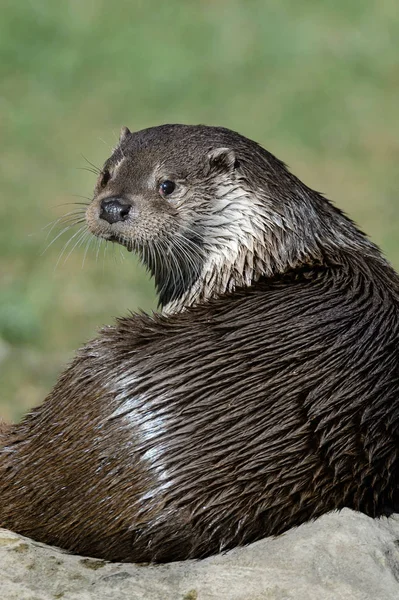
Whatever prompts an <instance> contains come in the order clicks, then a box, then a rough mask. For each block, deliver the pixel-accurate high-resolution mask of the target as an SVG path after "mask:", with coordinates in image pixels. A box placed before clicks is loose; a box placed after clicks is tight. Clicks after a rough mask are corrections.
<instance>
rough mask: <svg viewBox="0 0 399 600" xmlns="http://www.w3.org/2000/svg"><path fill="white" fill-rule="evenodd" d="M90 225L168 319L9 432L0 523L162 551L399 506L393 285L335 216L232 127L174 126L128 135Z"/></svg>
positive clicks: (123, 324) (123, 551) (151, 323)
mask: <svg viewBox="0 0 399 600" xmlns="http://www.w3.org/2000/svg"><path fill="white" fill-rule="evenodd" d="M86 221H87V227H88V229H89V230H90V231H91V232H92V233H93V234H94V235H95V236H98V237H100V238H103V239H105V240H108V241H110V242H114V243H115V242H116V243H119V244H121V245H123V246H125V247H126V248H127V249H128V250H131V251H133V252H135V253H137V254H138V255H139V257H140V258H141V260H142V261H143V263H144V264H145V265H146V267H147V268H148V270H149V271H150V273H151V275H152V276H153V277H154V281H155V285H156V289H157V292H158V296H159V305H160V310H159V311H158V312H157V313H155V314H153V315H146V314H132V315H130V316H127V317H123V318H119V319H117V321H116V323H115V324H114V325H112V326H109V327H106V328H104V329H103V330H102V331H101V332H100V334H99V336H98V337H97V339H95V340H93V341H92V342H90V343H88V344H86V345H85V346H84V347H83V348H81V349H80V350H79V351H78V352H77V354H76V357H75V359H74V360H73V362H72V364H71V365H70V366H69V367H68V368H67V369H66V370H65V371H64V372H63V373H62V375H61V376H60V378H59V380H58V382H57V384H56V385H55V387H54V389H53V390H52V391H51V393H50V394H49V396H48V397H47V399H46V400H45V401H44V403H43V404H42V405H41V406H39V407H37V408H36V409H34V410H33V411H32V412H31V413H29V414H28V415H27V416H26V417H25V418H24V419H23V420H22V422H21V423H19V424H16V425H10V426H5V425H0V445H1V449H0V526H1V527H6V528H8V529H12V530H13V531H15V532H17V533H20V534H23V535H25V536H29V537H31V538H33V539H35V540H38V541H41V542H46V543H48V544H53V545H56V546H60V547H62V548H65V549H67V550H69V551H71V552H75V553H79V554H84V555H88V556H93V557H99V558H104V559H107V560H113V561H133V562H166V561H173V560H182V559H189V558H202V557H206V556H209V555H211V554H215V553H217V552H222V551H225V550H228V549H231V548H234V547H236V546H240V545H243V544H248V543H250V542H253V541H255V540H259V539H260V538H263V537H265V536H274V535H278V534H281V533H283V532H284V531H286V530H288V529H289V528H291V527H294V526H297V525H300V524H301V523H304V522H306V521H309V520H311V519H315V518H317V517H319V516H320V515H322V514H324V513H326V512H328V511H331V510H334V509H341V508H343V507H350V508H352V509H355V510H358V511H361V512H363V513H365V514H367V515H369V516H371V517H378V516H381V515H389V514H391V513H392V512H394V511H397V510H399V490H398V482H399V354H398V343H399V277H398V275H397V274H396V273H395V271H394V270H393V268H392V267H391V266H390V264H389V263H388V262H387V261H386V260H385V258H384V257H383V256H382V255H381V252H380V251H379V249H378V248H377V247H376V246H375V245H374V244H373V243H372V242H371V241H369V239H368V238H367V237H366V235H365V234H364V233H362V232H361V231H360V230H359V229H358V228H357V227H356V225H355V224H354V223H353V222H352V221H351V220H350V219H349V218H348V217H347V216H346V215H345V214H344V213H343V212H342V211H340V210H339V209H337V208H335V207H334V206H333V205H332V204H331V203H330V202H329V201H328V200H327V199H326V198H324V197H323V196H321V195H320V194H319V193H317V192H315V191H313V190H311V189H310V188H308V187H307V186H306V185H304V184H303V183H302V182H301V181H299V180H298V179H297V178H296V177H295V176H294V175H292V174H291V173H290V172H289V171H288V170H287V168H286V167H285V165H284V164H283V163H282V162H280V161H279V160H278V159H277V158H275V157H274V156H273V155H272V154H270V153H269V152H267V151H266V150H264V149H263V148H262V147H261V146H260V145H258V144H257V143H255V142H253V141H251V140H249V139H246V138H245V137H243V136H241V135H239V134H238V133H235V132H232V131H229V130H227V129H224V128H220V127H206V126H188V125H163V126H160V127H154V128H150V129H145V130H143V131H138V132H135V133H131V132H130V131H129V130H128V129H127V128H123V129H122V132H121V137H120V141H119V144H118V146H117V147H116V148H115V150H114V151H113V153H112V155H111V156H110V158H108V160H107V161H106V162H105V164H104V167H103V169H102V171H101V174H100V176H99V178H98V181H97V184H96V187H95V190H94V195H93V200H92V202H91V204H90V205H89V206H88V208H87V212H86Z"/></svg>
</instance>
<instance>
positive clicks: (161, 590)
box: [0, 509, 399, 600]
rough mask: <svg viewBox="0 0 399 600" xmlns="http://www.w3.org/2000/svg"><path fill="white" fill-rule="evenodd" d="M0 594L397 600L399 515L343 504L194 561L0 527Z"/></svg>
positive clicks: (70, 599) (87, 599) (119, 599)
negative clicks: (125, 553) (119, 554)
mask: <svg viewBox="0 0 399 600" xmlns="http://www.w3.org/2000/svg"><path fill="white" fill-rule="evenodd" d="M0 598H1V600H56V599H62V600H111V599H112V600H125V599H126V600H127V599H129V600H398V598H399V515H394V516H392V517H390V518H389V519H386V518H383V519H380V520H373V519H370V518H369V517H366V516H365V515H363V514H360V513H356V512H353V511H351V510H349V509H344V510H342V511H341V512H340V513H337V512H333V513H330V514H327V515H325V516H323V517H321V518H320V519H318V520H317V521H315V522H313V523H307V524H305V525H301V526H300V527H298V528H297V529H293V530H291V531H289V532H288V533H286V534H285V535H282V536H279V537H278V538H274V539H271V538H269V539H265V540H262V541H260V542H256V543H255V544H252V545H250V546H247V547H245V548H239V549H236V550H232V551H231V552H228V553H227V554H223V555H218V556H214V557H211V558H208V559H206V560H201V561H186V562H177V563H170V564H167V565H156V566H149V565H142V566H140V565H134V564H116V563H107V562H104V561H102V560H97V559H93V558H83V557H81V556H72V555H70V554H67V553H65V552H63V551H61V550H59V549H57V548H52V547H50V546H45V545H43V544H40V543H37V542H34V541H31V540H28V539H26V538H23V537H21V536H19V535H16V534H15V533H11V532H9V531H6V530H4V529H0Z"/></svg>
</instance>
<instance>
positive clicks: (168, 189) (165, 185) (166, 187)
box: [159, 179, 176, 196]
mask: <svg viewBox="0 0 399 600" xmlns="http://www.w3.org/2000/svg"><path fill="white" fill-rule="evenodd" d="M175 188H176V184H175V182H174V181H169V179H167V180H166V181H163V182H162V183H161V185H160V186H159V193H160V194H161V196H169V195H170V194H171V193H172V192H174V190H175Z"/></svg>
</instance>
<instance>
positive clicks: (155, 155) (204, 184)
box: [86, 125, 342, 312]
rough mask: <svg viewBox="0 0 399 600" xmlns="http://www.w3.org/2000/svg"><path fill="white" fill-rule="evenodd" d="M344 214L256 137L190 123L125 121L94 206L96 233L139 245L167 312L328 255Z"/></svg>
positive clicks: (90, 217)
mask: <svg viewBox="0 0 399 600" xmlns="http://www.w3.org/2000/svg"><path fill="white" fill-rule="evenodd" d="M322 213H323V214H322ZM338 217H340V218H341V224H342V215H341V216H340V215H338V211H335V209H334V210H333V209H332V207H331V206H330V205H329V204H328V202H327V201H326V200H324V199H323V198H322V197H321V196H319V195H318V194H317V193H316V192H312V191H311V190H309V189H308V188H306V186H304V185H303V184H301V182H300V181H299V180H297V179H296V178H295V177H294V176H292V175H291V174H290V173H288V171H287V170H286V169H285V167H284V165H283V163H281V162H280V161H279V160H278V159H276V158H275V157H274V156H272V155H271V154H269V153H268V152H267V151H266V150H264V149H263V148H261V147H260V146H259V145H258V144H256V143H255V142H252V141H250V140H248V139H247V138H244V137H243V136H240V135H239V134H237V133H235V132H232V131H230V130H227V129H224V128H220V127H206V126H188V125H163V126H160V127H153V128H150V129H145V130H143V131H139V132H136V133H131V132H130V131H129V129H127V128H126V127H124V128H123V129H122V131H121V136H120V140H119V144H118V146H117V147H116V149H115V150H114V152H113V154H112V155H111V157H110V158H109V159H108V160H107V161H106V162H105V164H104V167H103V169H102V171H101V174H100V176H99V178H98V181H97V184H96V188H95V191H94V198H93V201H92V203H91V204H90V205H89V207H88V209H87V212H86V221H87V224H88V227H89V229H90V231H91V232H92V233H93V234H94V235H96V236H99V237H101V238H104V239H106V240H109V241H112V242H117V243H119V244H122V245H123V246H125V247H126V248H128V249H129V250H133V251H135V252H137V253H138V254H139V256H140V257H141V259H142V260H143V262H144V263H145V264H146V265H147V267H148V268H149V270H150V271H151V273H152V274H153V276H154V278H155V283H156V287H157V290H158V293H159V299H160V305H161V306H162V307H163V309H164V310H165V311H168V312H171V311H176V310H181V309H182V308H184V307H185V306H189V305H192V304H195V303H197V302H200V301H204V300H206V299H207V298H210V297H212V296H215V295H218V294H221V293H224V292H226V291H232V290H233V289H234V288H235V287H237V286H248V285H251V284H252V283H253V282H254V281H256V280H257V279H259V277H261V276H262V275H267V276H270V275H273V274H275V273H276V272H284V271H286V270H287V269H290V268H293V267H295V266H296V265H297V264H299V263H301V262H307V263H308V262H309V261H310V262H311V261H312V260H315V261H320V252H319V248H318V245H317V242H318V241H319V240H320V239H321V238H322V237H323V235H324V234H325V235H328V231H329V226H330V224H331V220H332V219H334V218H338ZM323 229H324V233H323ZM341 229H342V227H341Z"/></svg>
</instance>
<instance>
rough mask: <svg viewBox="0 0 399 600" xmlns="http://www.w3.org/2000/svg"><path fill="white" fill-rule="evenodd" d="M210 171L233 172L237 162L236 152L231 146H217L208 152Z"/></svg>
mask: <svg viewBox="0 0 399 600" xmlns="http://www.w3.org/2000/svg"><path fill="white" fill-rule="evenodd" d="M208 163H209V169H210V171H214V172H217V173H231V172H232V171H234V169H235V166H236V164H237V158H236V153H235V152H234V150H232V149H231V148H216V149H215V150H211V151H210V152H209V153H208Z"/></svg>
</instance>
